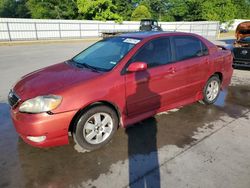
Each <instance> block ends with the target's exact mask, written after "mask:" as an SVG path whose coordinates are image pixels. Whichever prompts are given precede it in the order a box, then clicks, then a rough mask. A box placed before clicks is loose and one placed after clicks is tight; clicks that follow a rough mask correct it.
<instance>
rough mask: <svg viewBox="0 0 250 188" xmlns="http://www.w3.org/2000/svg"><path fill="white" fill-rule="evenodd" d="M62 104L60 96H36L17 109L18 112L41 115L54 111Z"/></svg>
mask: <svg viewBox="0 0 250 188" xmlns="http://www.w3.org/2000/svg"><path fill="white" fill-rule="evenodd" d="M61 102H62V97H61V96H56V95H46V96H38V97H36V98H33V99H29V100H27V101H25V102H23V103H22V104H21V106H20V107H19V111H20V112H27V113H34V114H37V113H41V112H48V111H51V110H54V109H56V108H57V107H58V106H59V105H60V104H61Z"/></svg>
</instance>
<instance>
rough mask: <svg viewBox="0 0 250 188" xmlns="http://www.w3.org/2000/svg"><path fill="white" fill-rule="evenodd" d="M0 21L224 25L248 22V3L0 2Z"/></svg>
mask: <svg viewBox="0 0 250 188" xmlns="http://www.w3.org/2000/svg"><path fill="white" fill-rule="evenodd" d="M0 17H17V18H25V17H31V18H48V19H88V20H116V21H118V22H120V21H122V20H131V19H133V20H138V19H141V18H146V17H147V18H148V17H152V18H155V19H158V20H160V21H203V20H216V21H220V22H226V21H229V20H232V19H250V0H0Z"/></svg>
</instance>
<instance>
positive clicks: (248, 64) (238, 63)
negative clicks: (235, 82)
mask: <svg viewBox="0 0 250 188" xmlns="http://www.w3.org/2000/svg"><path fill="white" fill-rule="evenodd" d="M233 65H234V66H238V67H250V59H249V60H239V59H234V60H233Z"/></svg>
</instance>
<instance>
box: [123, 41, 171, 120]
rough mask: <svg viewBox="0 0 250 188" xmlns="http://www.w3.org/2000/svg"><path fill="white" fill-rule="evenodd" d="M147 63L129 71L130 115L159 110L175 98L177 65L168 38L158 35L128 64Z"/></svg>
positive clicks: (127, 92)
mask: <svg viewBox="0 0 250 188" xmlns="http://www.w3.org/2000/svg"><path fill="white" fill-rule="evenodd" d="M133 62H145V63H147V65H148V69H147V70H145V71H140V72H133V73H129V72H128V73H126V75H125V77H126V78H125V79H126V103H127V114H128V116H133V115H137V114H142V113H144V112H149V111H154V110H155V111H157V110H158V109H159V108H161V107H162V106H164V105H165V104H166V102H168V103H172V102H174V101H175V100H176V93H175V87H176V85H175V84H174V74H175V71H174V64H170V63H171V62H172V56H171V46H170V40H169V38H167V37H165V38H158V39H154V40H151V41H149V42H147V43H146V44H145V45H144V46H143V47H142V48H141V49H139V50H138V52H137V53H136V54H135V55H134V57H133V58H132V59H131V60H130V62H129V63H133Z"/></svg>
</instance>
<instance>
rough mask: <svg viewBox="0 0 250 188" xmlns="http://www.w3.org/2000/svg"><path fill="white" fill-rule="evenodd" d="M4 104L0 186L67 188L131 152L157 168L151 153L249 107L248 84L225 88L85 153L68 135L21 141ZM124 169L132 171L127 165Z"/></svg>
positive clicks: (0, 111)
mask: <svg viewBox="0 0 250 188" xmlns="http://www.w3.org/2000/svg"><path fill="white" fill-rule="evenodd" d="M8 108H9V107H8V105H7V104H4V103H0V152H1V155H0V165H1V166H0V169H1V170H0V177H1V178H0V187H13V185H17V186H25V187H68V186H69V185H73V186H74V185H79V184H81V183H82V182H84V181H87V180H95V179H97V178H98V177H99V175H100V174H105V173H107V172H108V171H109V169H110V166H111V165H112V164H115V163H117V162H118V161H124V160H126V159H129V160H130V159H132V158H133V160H135V161H136V160H137V156H140V158H138V160H143V159H142V158H141V157H142V156H143V158H144V159H145V161H146V163H148V164H150V163H151V165H152V164H153V163H155V165H156V166H157V165H158V164H157V162H158V160H157V159H155V158H154V157H153V158H154V161H148V159H149V158H147V156H149V154H151V153H152V152H155V153H156V157H157V150H158V149H159V148H162V147H163V146H167V145H176V146H178V147H180V148H182V147H184V146H186V145H189V144H190V143H192V142H194V141H195V139H194V138H193V135H194V133H195V132H196V131H197V129H198V128H202V127H203V126H204V125H205V124H209V123H211V122H213V121H216V120H219V119H220V117H221V116H225V115H227V116H230V117H232V118H237V117H240V116H242V113H243V111H244V110H246V109H250V87H247V86H244V87H243V86H231V87H230V88H229V90H228V91H225V92H222V93H221V95H220V97H219V98H218V100H217V102H216V104H215V105H210V106H206V105H203V104H200V103H195V104H192V105H189V106H186V107H183V108H181V109H180V110H179V111H177V112H171V113H169V114H161V115H157V116H155V117H154V118H149V119H147V120H144V121H142V122H140V123H138V124H136V125H135V126H133V127H130V128H128V129H127V130H125V129H119V130H118V131H117V133H116V134H115V136H114V138H113V140H112V142H111V143H110V144H108V145H107V146H105V147H103V148H101V149H99V150H97V151H94V152H90V153H78V152H77V151H75V150H74V144H73V142H72V139H71V140H70V141H71V144H70V145H66V146H62V147H56V148H50V149H39V148H34V147H31V146H29V145H27V144H25V143H23V141H22V140H21V139H18V138H17V135H16V133H15V131H14V129H13V127H12V123H11V120H10V118H9V113H8ZM211 126H212V125H211ZM150 159H152V158H150ZM146 163H145V164H146ZM133 164H134V163H131V165H133ZM130 168H131V166H130ZM129 171H130V173H131V174H132V175H133V172H131V169H129V167H128V173H129ZM132 171H133V170H132ZM135 173H136V172H135ZM134 176H136V175H134ZM11 177H16V178H11ZM15 181H16V182H15ZM17 181H18V182H17Z"/></svg>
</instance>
